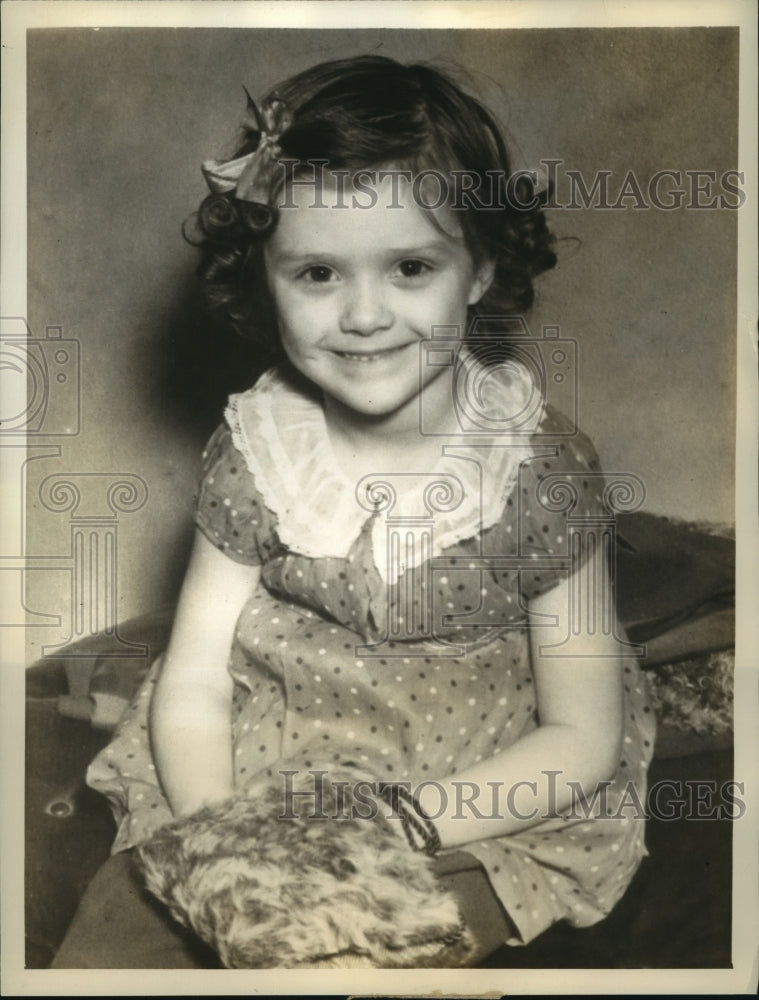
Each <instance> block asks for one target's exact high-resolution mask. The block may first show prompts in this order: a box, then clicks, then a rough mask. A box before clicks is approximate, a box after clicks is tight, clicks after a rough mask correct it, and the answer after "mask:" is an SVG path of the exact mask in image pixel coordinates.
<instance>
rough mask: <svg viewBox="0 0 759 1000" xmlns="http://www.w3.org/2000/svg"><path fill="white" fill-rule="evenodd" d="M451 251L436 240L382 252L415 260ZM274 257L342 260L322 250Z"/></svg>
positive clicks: (300, 260)
mask: <svg viewBox="0 0 759 1000" xmlns="http://www.w3.org/2000/svg"><path fill="white" fill-rule="evenodd" d="M450 250H451V246H450V244H449V242H448V241H446V240H442V239H441V240H435V241H434V242H432V243H425V244H423V245H421V246H407V247H388V248H387V249H384V250H382V251H381V255H382V256H383V257H397V258H406V257H412V258H413V257H422V256H424V254H429V253H433V254H434V253H448V252H450ZM272 257H273V258H274V259H275V260H276V261H278V262H281V263H284V264H302V263H306V262H307V261H314V260H319V261H324V262H325V263H329V262H330V261H332V262H336V261H339V260H341V257H340V255H339V254H334V253H329V252H327V253H325V252H324V251H321V250H312V251H308V250H306V251H300V252H297V253H296V252H294V251H291V250H280V251H275V252H274V253H273V254H272ZM345 259H349V260H351V261H352V260H353V257H350V258H345Z"/></svg>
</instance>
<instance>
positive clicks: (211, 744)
mask: <svg viewBox="0 0 759 1000" xmlns="http://www.w3.org/2000/svg"><path fill="white" fill-rule="evenodd" d="M259 576H260V569H259V568H258V567H257V566H246V565H242V564H240V563H236V562H234V561H233V560H232V559H230V558H229V557H228V556H226V555H224V554H223V553H222V552H220V551H219V550H218V549H217V548H216V547H215V546H214V545H212V543H211V542H209V541H208V539H207V538H206V537H205V536H204V535H203V534H201V532H200V531H197V532H196V535H195V544H194V547H193V551H192V555H191V557H190V563H189V566H188V568H187V573H186V575H185V579H184V584H183V586H182V592H181V594H180V598H179V604H178V606H177V613H176V618H175V620H174V628H173V631H172V634H171V641H170V643H169V647H168V649H167V651H166V656H165V659H164V663H163V668H162V670H161V674H160V676H159V678H158V683H157V685H156V690H155V694H154V697H153V703H152V708H151V719H150V735H151V740H152V746H153V755H154V758H155V762H156V766H157V768H158V776H159V778H160V780H161V784H162V785H163V789H164V792H165V793H166V797H167V798H168V800H169V804H170V805H171V808H172V810H173V811H174V814H175V815H180V814H187V813H192V812H194V811H195V810H196V809H198V808H200V807H201V806H203V805H206V804H209V803H212V802H218V801H221V800H223V799H226V798H228V797H229V796H230V795H231V794H232V790H233V786H234V770H233V766H232V729H231V720H230V707H231V700H232V690H233V681H232V678H231V677H230V675H229V673H228V670H227V665H228V662H229V653H230V649H231V646H232V640H233V637H234V630H235V627H236V624H237V619H238V617H239V615H240V612H241V611H242V608H243V606H244V604H245V603H246V601H247V600H248V598H249V597H250V595H251V594H252V592H253V590H254V588H255V586H256V585H257V583H258V580H259Z"/></svg>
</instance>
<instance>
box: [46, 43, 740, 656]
mask: <svg viewBox="0 0 759 1000" xmlns="http://www.w3.org/2000/svg"><path fill="white" fill-rule="evenodd" d="M27 39H28V237H29V243H28V246H29V271H28V275H29V285H28V308H29V322H30V325H31V329H32V332H33V333H34V335H35V336H37V337H41V336H44V331H45V328H46V327H48V326H52V325H55V326H60V327H62V328H63V334H64V336H65V337H70V338H75V339H76V340H78V341H79V344H80V348H81V430H80V433H79V434H78V435H77V436H75V437H70V438H67V439H65V440H64V439H57V441H58V443H61V444H62V445H63V447H62V455H61V458H60V459H40V460H37V461H34V462H30V463H29V464H28V467H27V498H28V504H27V518H28V521H27V552H28V553H29V554H33V555H41V554H46V553H47V554H63V553H65V552H67V551H68V546H69V521H68V516H67V515H66V514H55V513H52V512H50V511H48V510H47V509H45V508H44V507H43V506H42V505H41V504H40V503H39V500H38V489H39V484H40V483H41V481H42V480H43V479H44V478H45V477H46V476H48V475H50V474H51V473H55V472H129V473H134V474H137V475H139V476H140V477H142V479H143V480H144V481H145V483H146V484H147V487H148V501H147V503H146V504H145V506H144V507H143V508H142V509H141V510H140V511H139V512H137V513H134V514H128V515H127V514H125V515H122V517H121V519H120V522H119V532H120V534H119V549H118V616H119V618H122V619H123V618H126V617H129V616H131V615H134V614H140V613H143V612H147V611H150V610H151V609H152V608H154V607H155V606H156V605H157V604H158V603H161V602H163V601H165V600H167V599H170V598H172V597H173V595H174V594H175V592H176V588H177V587H178V584H179V581H180V579H181V573H182V569H183V565H184V559H185V558H186V554H187V546H188V543H189V539H190V533H191V511H192V501H193V492H194V489H195V484H196V479H197V471H198V463H199V456H200V451H201V450H202V447H203V444H204V441H205V439H206V438H207V437H208V436H209V435H210V433H211V431H212V430H213V428H214V426H215V425H216V424H217V423H218V421H219V420H220V418H221V411H222V407H223V401H224V398H225V395H226V393H227V392H228V391H230V390H238V389H241V388H244V387H245V386H246V385H247V384H248V383H249V382H250V381H251V380H252V372H253V369H254V367H255V366H254V362H253V361H251V360H250V359H249V358H248V357H247V356H245V355H244V354H240V353H239V352H234V351H231V349H230V344H229V342H228V341H227V340H225V339H224V338H223V336H221V335H220V333H219V331H213V330H211V329H210V326H209V324H208V323H207V322H206V321H205V320H204V318H203V316H202V313H201V312H200V310H199V306H198V301H197V295H196V292H195V290H194V279H193V270H194V266H195V260H196V257H195V252H194V251H193V249H192V248H191V247H189V246H187V245H186V244H185V243H184V242H183V240H182V237H181V225H182V222H183V220H184V219H186V218H187V217H188V216H189V215H190V214H191V213H192V212H193V211H194V209H195V208H196V206H197V204H198V203H199V201H200V199H201V198H202V197H203V195H204V193H205V185H204V181H203V179H202V176H201V174H200V169H199V166H200V162H201V161H202V160H203V159H206V158H208V157H216V156H224V155H229V154H230V153H231V152H232V151H233V148H234V143H235V139H236V136H237V126H238V124H239V122H240V120H241V118H242V116H243V113H244V106H245V98H244V93H243V90H242V87H243V84H244V85H245V86H247V87H248V89H249V90H250V91H251V93H252V94H254V95H256V96H259V95H260V94H261V93H262V92H264V91H265V90H267V89H268V88H269V87H270V86H271V85H272V84H273V83H275V82H276V81H277V80H279V79H282V78H283V77H285V76H288V75H290V74H291V73H294V72H297V71H299V70H301V69H303V68H305V67H307V66H309V65H311V64H313V63H315V62H319V61H322V60H325V59H330V58H339V57H344V56H348V55H357V54H361V53H368V52H376V53H380V54H384V55H389V56H392V57H395V58H398V59H400V60H402V61H416V60H425V61H433V62H436V63H438V64H440V65H441V66H443V67H445V66H446V65H450V64H451V63H454V64H456V65H458V66H461V67H462V68H463V69H464V70H465V71H467V72H468V74H469V77H470V79H471V82H472V86H473V88H474V90H475V91H476V92H477V93H478V94H479V96H480V97H481V98H482V99H483V100H484V101H485V103H486V104H487V105H488V106H489V107H490V108H491V109H492V110H493V111H494V112H495V113H496V115H497V117H498V118H499V119H500V121H501V122H502V123H503V124H504V126H505V129H506V131H507V135H508V137H509V138H510V139H511V145H512V150H513V159H514V161H515V165H516V166H532V165H534V164H536V163H537V162H538V161H540V160H541V159H549V158H555V159H561V160H563V161H564V162H563V166H562V167H561V168H560V177H561V176H562V174H563V172H564V171H566V170H567V169H571V170H578V171H580V172H581V173H582V175H583V176H584V177H585V178H586V179H587V180H591V179H592V178H593V176H594V175H595V174H596V173H597V172H598V171H599V170H609V171H612V180H611V182H610V190H611V191H612V192H615V191H616V190H617V189H618V186H619V185H620V184H621V182H622V179H623V178H624V176H625V174H626V173H627V171H628V170H634V171H635V173H636V175H637V177H638V178H639V179H641V180H642V182H643V184H644V185H645V183H647V181H648V179H649V178H650V177H651V176H652V175H653V174H654V173H655V172H656V171H658V170H663V169H671V170H681V171H686V170H713V171H716V172H717V174H718V175H720V174H722V173H723V172H724V171H726V170H728V169H734V168H736V167H737V166H738V164H737V109H738V83H737V62H738V56H737V44H738V33H737V30H736V29H731V28H714V29H707V28H685V29H681V28H678V29H619V30H617V29H605V30H604V29H572V30H561V29H546V30H543V29H540V30H519V31H510V30H493V31H479V30H478V31H466V32H465V31H453V30H441V31H417V30H408V31H395V30H394V31H390V30H380V29H378V30H329V31H310V30H286V29H280V30H259V29H255V30H241V29H234V30H223V29H176V30H175V29H99V30H90V29H64V30H34V31H30V32H29V33H28V36H27ZM558 194H559V198H561V195H562V189H561V188H560V189H559V192H558ZM550 222H551V224H552V226H553V228H554V230H555V232H556V233H557V235H558V236H559V237H567V238H572V239H571V240H570V239H567V240H566V241H565V242H562V243H560V246H559V254H560V263H559V266H558V267H557V269H556V270H555V271H553V272H551V273H549V274H547V275H545V276H544V277H543V278H541V279H540V281H539V282H538V286H537V290H538V302H537V305H536V308H535V309H534V311H533V313H532V314H531V316H530V317H529V318H528V321H529V324H530V327H531V329H532V330H533V332H534V333H535V334H536V335H537V334H539V332H540V329H541V325H542V324H551V325H557V326H559V327H560V328H561V333H562V335H563V336H565V337H570V338H573V339H575V340H577V342H578V344H579V352H580V354H579V406H580V422H581V425H582V427H583V429H584V430H585V431H586V432H587V433H589V434H590V436H591V437H592V438H593V440H594V441H595V444H596V446H597V448H598V451H599V453H600V455H601V460H602V463H603V465H604V467H605V469H607V470H609V471H616V472H623V471H627V472H633V473H635V474H636V475H638V476H639V477H640V478H641V479H642V480H643V482H644V483H645V487H646V491H647V499H646V504H645V507H646V509H648V510H652V511H656V512H661V513H666V514H669V515H672V516H675V517H681V518H689V519H709V520H715V521H732V519H733V495H734V491H733V485H734V483H733V480H734V468H733V466H734V458H733V456H734V421H735V388H734V383H735V370H734V369H735V361H734V357H735V326H736V315H735V312H736V310H735V299H736V285H735V282H736V255H737V246H736V223H737V218H736V213H735V212H734V211H730V210H716V211H715V210H702V211H694V210H688V209H685V208H681V209H679V210H677V211H671V212H664V211H660V210H657V209H655V208H651V209H648V210H633V209H632V208H628V209H626V210H623V211H618V212H610V211H600V210H598V209H595V210H593V209H591V210H587V211H568V210H556V211H553V212H552V213H551V215H550ZM43 440H44V439H43ZM70 586H71V581H70V573H69V572H68V571H66V570H65V569H61V570H45V571H38V572H35V573H30V574H29V586H28V591H27V606H28V607H29V608H30V609H31V610H33V611H38V612H46V613H51V614H60V615H61V616H62V619H63V620H62V624H61V628H59V629H53V628H50V629H48V628H36V629H35V628H32V629H30V630H29V639H30V658H33V657H34V656H36V655H38V653H39V650H40V647H41V645H42V644H44V643H56V642H59V641H61V640H63V639H65V638H66V637H67V634H68V631H67V630H68V627H69V625H68V623H69V621H70V617H71V609H70V605H71V596H70V595H71V590H70Z"/></svg>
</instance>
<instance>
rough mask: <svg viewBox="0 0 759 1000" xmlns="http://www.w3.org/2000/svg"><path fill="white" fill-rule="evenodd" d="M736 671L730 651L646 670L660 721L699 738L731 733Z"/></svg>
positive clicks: (733, 655) (652, 698)
mask: <svg viewBox="0 0 759 1000" xmlns="http://www.w3.org/2000/svg"><path fill="white" fill-rule="evenodd" d="M734 670H735V654H734V653H733V652H732V651H731V650H726V651H724V652H720V653H712V654H711V655H710V656H708V657H705V656H701V657H693V658H690V659H687V660H679V661H678V662H677V663H671V664H666V665H665V666H661V667H657V668H656V670H647V671H646V677H647V678H648V682H649V689H650V691H651V700H652V702H653V706H654V708H655V709H656V714H657V716H658V718H659V721H660V722H663V723H667V724H668V725H671V726H675V727H676V728H677V729H681V730H683V731H687V730H693V732H695V733H698V734H699V736H706V735H711V734H719V733H727V732H730V730H731V729H732V727H733V674H734Z"/></svg>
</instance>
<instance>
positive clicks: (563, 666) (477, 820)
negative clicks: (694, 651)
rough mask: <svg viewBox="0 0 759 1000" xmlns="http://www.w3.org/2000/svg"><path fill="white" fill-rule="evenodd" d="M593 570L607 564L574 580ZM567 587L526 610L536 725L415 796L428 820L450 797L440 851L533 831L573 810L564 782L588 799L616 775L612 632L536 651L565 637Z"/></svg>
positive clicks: (617, 704) (617, 677) (618, 711)
mask: <svg viewBox="0 0 759 1000" xmlns="http://www.w3.org/2000/svg"><path fill="white" fill-rule="evenodd" d="M594 558H595V557H594ZM599 573H603V574H606V570H605V568H603V569H602V568H601V567H600V566H595V565H593V564H592V560H591V561H590V562H589V563H588V564H586V565H585V566H584V567H583V568H582V570H581V571H580V573H579V574H578V576H582V577H583V578H584V579H585V580H587V579H588V578H592V579H594V580H598V579H599V578H600V576H599ZM579 584H580V580H576V581H575V585H576V586H579ZM571 586H572V584H571V582H570V581H569V580H566V581H564V582H562V583H560V584H559V585H558V586H556V587H554V588H553V589H552V590H550V591H549V592H548V593H546V594H542V595H541V596H540V597H537V598H535V599H534V600H533V601H532V602H531V604H530V612H531V613H534V617H533V619H532V624H531V625H530V647H531V654H532V666H533V675H534V679H535V686H536V697H537V710H538V723H539V724H538V728H537V729H536V730H534V731H533V732H531V733H528V734H527V735H526V736H524V737H523V738H522V739H521V740H518V741H517V742H516V743H515V744H513V745H512V746H510V747H508V748H507V749H506V750H504V751H503V752H502V753H499V754H496V755H495V756H494V757H491V758H489V759H488V760H484V761H482V762H481V763H480V764H477V765H475V766H473V767H471V768H468V769H467V770H466V771H465V772H463V771H462V772H461V773H460V774H459V773H457V774H456V775H454V776H453V777H451V778H446V779H444V780H443V781H440V782H437V783H436V784H437V785H438V786H439V787H435V785H433V784H431V785H428V786H423V787H422V788H421V790H420V792H419V802H420V804H421V806H422V808H423V809H424V810H425V811H426V812H427V813H428V814H429V815H430V816H433V817H435V816H436V815H437V813H438V812H439V811H440V808H441V805H442V804H443V803H444V802H445V801H446V800H447V808H446V809H445V811H444V812H443V814H442V815H440V816H439V817H438V818H436V819H435V825H436V826H437V828H438V832H439V834H440V838H441V841H442V844H443V847H455V846H459V845H462V844H466V843H469V842H470V841H474V840H482V839H486V838H489V837H495V836H502V835H504V834H508V833H514V832H516V831H518V830H523V829H527V828H528V827H531V826H534V825H535V824H536V823H539V822H540V821H541V820H542V819H545V818H547V817H548V815H549V814H550V812H551V811H556V810H559V811H560V810H562V809H563V808H565V807H567V806H569V805H570V804H571V802H572V798H573V790H572V788H570V787H569V785H568V784H567V782H569V781H571V782H574V783H578V784H579V787H580V788H581V789H582V791H583V792H584V793H586V794H588V795H591V794H592V792H593V790H594V789H595V788H596V786H597V784H598V783H599V782H600V781H602V780H605V779H609V778H611V777H612V776H613V774H614V773H615V771H616V769H617V765H618V763H619V756H620V751H621V741H622V667H623V651H622V650H621V648H620V647H619V645H618V643H617V642H616V641H615V640H614V639H613V638H612V637H611V636H609V635H604V634H602V633H600V632H596V633H595V634H590V633H589V632H587V631H586V632H585V633H584V634H583V635H582V636H580V637H579V640H580V641H578V642H577V644H576V645H573V648H572V653H573V655H572V656H544V655H542V653H541V647H542V646H549V645H555V644H556V643H558V642H559V641H560V640H561V638H562V637H564V636H565V635H567V634H568V628H567V621H568V615H569V608H570V603H569V601H570V593H571V591H570V587H571ZM603 590H605V592H606V593H607V594H608V588H600V587H599V588H597V590H596V592H597V593H598V592H599V591H603ZM600 611H601V609H600V608H596V615H595V621H597V622H600V621H602V620H603V618H602V616H601V614H600ZM537 616H547V617H537ZM611 617H612V618H614V615H613V614H612V616H611ZM586 618H587V616H586ZM591 620H592V618H591ZM554 623H555V624H554ZM546 772H559V773H558V774H556V773H554V774H552V775H549V774H547V773H546ZM488 782H492V783H493V784H492V785H490V786H489V785H488V784H487V783H488ZM467 783H471V784H467ZM574 794H576V792H575V793H574ZM467 800H470V801H471V802H472V806H474V807H476V810H478V811H479V814H480V815H479V816H478V814H477V812H476V811H475V809H474V808H473V807H472V806H469V805H467V804H466V803H467ZM494 807H495V808H494Z"/></svg>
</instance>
